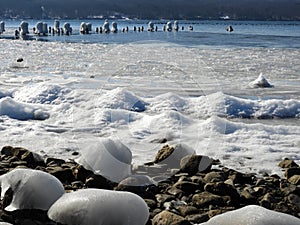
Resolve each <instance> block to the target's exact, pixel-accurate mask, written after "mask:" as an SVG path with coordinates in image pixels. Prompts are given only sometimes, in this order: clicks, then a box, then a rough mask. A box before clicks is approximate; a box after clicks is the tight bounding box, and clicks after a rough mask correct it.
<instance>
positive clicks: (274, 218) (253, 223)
mask: <svg viewBox="0 0 300 225" xmlns="http://www.w3.org/2000/svg"><path fill="white" fill-rule="evenodd" d="M220 224H222V225H287V224H288V225H299V224H300V219H298V218H296V217H294V216H291V215H288V214H284V213H280V212H275V211H272V210H268V209H265V208H263V207H261V206H257V205H249V206H245V207H243V208H241V209H237V210H234V211H231V212H227V213H224V214H221V215H218V216H215V217H213V218H212V219H210V220H209V221H208V222H206V223H201V225H220Z"/></svg>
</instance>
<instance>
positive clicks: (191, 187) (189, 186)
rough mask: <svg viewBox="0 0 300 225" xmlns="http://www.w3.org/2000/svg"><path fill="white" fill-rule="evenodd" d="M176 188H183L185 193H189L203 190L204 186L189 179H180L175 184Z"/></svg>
mask: <svg viewBox="0 0 300 225" xmlns="http://www.w3.org/2000/svg"><path fill="white" fill-rule="evenodd" d="M173 187H174V188H177V189H179V190H182V191H183V192H184V193H185V194H187V195H189V194H192V193H195V191H197V190H199V191H203V190H204V189H203V186H202V187H201V186H200V185H199V184H195V183H192V182H188V181H178V182H176V183H175V184H174V185H173Z"/></svg>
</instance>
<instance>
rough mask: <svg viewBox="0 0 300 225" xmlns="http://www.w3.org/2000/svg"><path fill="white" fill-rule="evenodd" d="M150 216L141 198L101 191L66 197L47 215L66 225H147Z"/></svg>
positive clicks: (56, 203) (92, 190) (76, 193)
mask: <svg viewBox="0 0 300 225" xmlns="http://www.w3.org/2000/svg"><path fill="white" fill-rule="evenodd" d="M148 215H149V211H148V206H147V204H146V203H145V202H144V200H143V199H142V198H141V197H139V196H138V195H136V194H133V193H130V192H118V191H109V190H101V189H85V190H79V191H76V192H72V193H66V194H64V195H63V196H62V197H61V198H60V199H58V200H57V201H56V202H55V203H54V204H53V205H52V206H51V208H50V209H49V211H48V216H49V218H50V219H52V220H54V221H55V222H59V223H61V224H66V225H116V224H118V225H144V224H146V222H147V220H148Z"/></svg>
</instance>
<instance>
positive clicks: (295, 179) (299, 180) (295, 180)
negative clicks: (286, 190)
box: [288, 175, 300, 185]
mask: <svg viewBox="0 0 300 225" xmlns="http://www.w3.org/2000/svg"><path fill="white" fill-rule="evenodd" d="M288 181H289V182H290V183H291V184H294V185H300V175H293V176H292V177H290V178H289V179H288Z"/></svg>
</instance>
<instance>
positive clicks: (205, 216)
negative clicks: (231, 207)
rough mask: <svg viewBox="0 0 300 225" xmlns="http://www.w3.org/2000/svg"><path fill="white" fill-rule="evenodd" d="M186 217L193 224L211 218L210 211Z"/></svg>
mask: <svg viewBox="0 0 300 225" xmlns="http://www.w3.org/2000/svg"><path fill="white" fill-rule="evenodd" d="M186 219H187V220H188V221H189V222H191V223H192V224H199V223H204V222H206V221H208V220H209V216H208V213H203V214H195V215H188V216H187V217H186Z"/></svg>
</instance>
